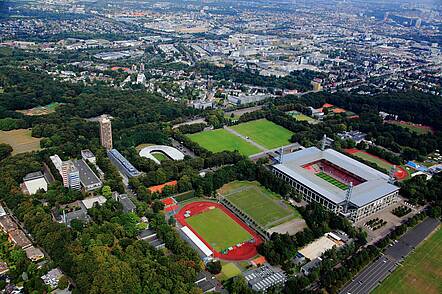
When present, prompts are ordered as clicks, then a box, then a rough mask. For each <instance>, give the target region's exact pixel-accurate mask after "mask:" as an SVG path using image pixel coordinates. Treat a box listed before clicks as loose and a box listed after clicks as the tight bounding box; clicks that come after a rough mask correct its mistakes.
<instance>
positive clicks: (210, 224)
mask: <svg viewBox="0 0 442 294" xmlns="http://www.w3.org/2000/svg"><path fill="white" fill-rule="evenodd" d="M186 221H187V223H188V224H189V225H190V226H191V227H192V228H193V229H194V230H195V231H196V232H197V233H198V234H199V235H200V236H201V238H203V239H204V240H205V241H206V242H207V243H209V244H210V246H212V248H213V249H215V250H216V251H218V252H221V251H223V250H225V249H227V248H229V247H231V246H233V245H236V244H239V243H242V242H245V241H248V240H251V239H253V236H252V235H251V234H249V232H247V231H246V230H245V229H244V228H243V227H241V226H240V225H239V224H238V223H237V222H235V221H234V220H233V219H232V218H230V217H229V216H228V215H227V214H226V213H224V211H222V210H221V209H219V208H215V209H211V210H207V211H205V212H203V213H200V214H197V215H195V216H191V217H189V218H187V219H186Z"/></svg>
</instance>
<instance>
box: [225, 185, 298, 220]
mask: <svg viewBox="0 0 442 294" xmlns="http://www.w3.org/2000/svg"><path fill="white" fill-rule="evenodd" d="M219 193H220V194H222V195H223V196H224V197H226V199H227V200H229V201H230V202H232V203H233V204H234V205H235V206H236V207H238V208H239V209H241V210H242V211H244V212H245V213H246V214H247V215H249V216H250V217H251V218H253V219H254V220H255V221H256V222H257V223H258V224H260V225H262V226H263V227H266V228H267V227H268V228H270V227H273V226H276V225H279V224H281V223H284V222H287V221H289V220H292V219H294V218H301V215H300V214H299V212H298V211H297V210H296V209H294V208H293V207H291V206H288V205H286V204H285V203H283V201H282V200H281V198H280V196H279V195H277V194H275V193H272V192H270V191H267V190H266V189H265V188H264V187H262V186H260V185H259V184H258V183H257V182H247V181H244V182H238V181H237V182H232V183H230V184H227V185H224V186H223V187H222V188H221V189H220V190H219Z"/></svg>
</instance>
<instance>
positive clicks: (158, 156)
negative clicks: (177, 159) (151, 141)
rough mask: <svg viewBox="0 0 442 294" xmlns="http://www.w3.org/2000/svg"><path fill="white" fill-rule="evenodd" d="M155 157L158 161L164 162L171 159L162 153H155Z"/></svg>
mask: <svg viewBox="0 0 442 294" xmlns="http://www.w3.org/2000/svg"><path fill="white" fill-rule="evenodd" d="M152 155H153V157H155V158H156V159H158V160H159V161H163V160H169V157H167V156H166V155H165V154H164V153H162V152H153V153H152Z"/></svg>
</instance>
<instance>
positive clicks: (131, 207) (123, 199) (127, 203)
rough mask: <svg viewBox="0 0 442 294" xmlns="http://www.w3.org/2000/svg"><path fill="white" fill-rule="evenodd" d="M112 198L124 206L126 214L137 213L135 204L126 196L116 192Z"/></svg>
mask: <svg viewBox="0 0 442 294" xmlns="http://www.w3.org/2000/svg"><path fill="white" fill-rule="evenodd" d="M112 196H113V197H114V199H115V201H118V202H120V203H121V205H122V206H123V211H124V212H125V213H129V212H135V210H136V209H137V207H136V206H135V204H134V203H133V202H132V200H131V199H130V198H129V197H128V196H127V195H126V194H118V193H116V192H115V193H113V195H112Z"/></svg>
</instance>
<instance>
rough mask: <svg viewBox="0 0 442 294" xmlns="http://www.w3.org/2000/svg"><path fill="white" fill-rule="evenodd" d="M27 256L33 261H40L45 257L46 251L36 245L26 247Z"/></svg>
mask: <svg viewBox="0 0 442 294" xmlns="http://www.w3.org/2000/svg"><path fill="white" fill-rule="evenodd" d="M25 252H26V256H27V257H28V258H29V259H30V260H32V261H39V260H41V259H43V258H44V257H45V255H44V253H43V252H42V251H41V250H40V249H39V248H36V247H34V246H30V247H28V248H26V249H25Z"/></svg>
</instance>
